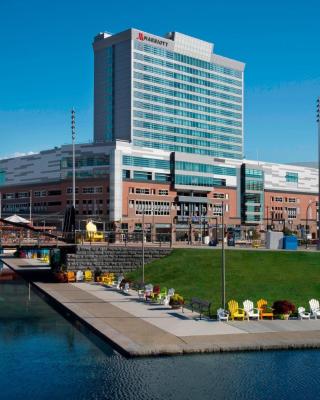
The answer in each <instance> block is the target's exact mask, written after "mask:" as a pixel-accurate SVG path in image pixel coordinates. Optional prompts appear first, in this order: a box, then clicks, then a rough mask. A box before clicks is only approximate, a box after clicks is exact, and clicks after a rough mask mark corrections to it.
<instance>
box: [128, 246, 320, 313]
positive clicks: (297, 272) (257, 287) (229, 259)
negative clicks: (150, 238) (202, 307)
mask: <svg viewBox="0 0 320 400" xmlns="http://www.w3.org/2000/svg"><path fill="white" fill-rule="evenodd" d="M141 276H142V271H141V269H139V270H137V271H135V272H131V273H130V274H127V277H128V278H130V279H133V280H136V281H141ZM145 281H146V283H152V284H153V285H155V284H159V285H161V286H166V287H167V288H170V287H173V288H175V290H176V292H177V293H179V294H181V295H182V296H183V297H184V298H185V299H190V298H191V297H193V296H196V297H199V298H201V299H204V300H210V301H212V312H213V311H214V310H216V309H217V308H218V307H220V304H221V250H215V249H205V250H202V249H175V250H173V251H172V253H171V254H170V256H168V257H165V258H162V259H160V260H157V261H154V262H152V263H150V264H149V265H146V267H145ZM261 297H262V298H265V299H266V300H267V301H268V304H269V305H270V306H271V305H272V303H273V302H274V301H275V300H290V301H292V302H293V303H294V304H295V305H296V307H299V306H304V307H306V309H307V310H309V303H308V302H309V300H310V299H311V298H316V299H319V300H320V254H319V253H316V252H279V251H252V250H251V251H246V250H229V251H228V250H226V301H227V302H228V300H230V299H235V300H237V301H239V302H240V303H241V305H240V307H242V301H243V300H245V299H250V300H252V301H254V302H256V301H257V300H259V299H260V298H261Z"/></svg>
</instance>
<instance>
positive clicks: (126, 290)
mask: <svg viewBox="0 0 320 400" xmlns="http://www.w3.org/2000/svg"><path fill="white" fill-rule="evenodd" d="M129 289H130V286H129V283H128V282H127V283H125V284H124V288H123V289H122V291H123V292H124V293H129Z"/></svg>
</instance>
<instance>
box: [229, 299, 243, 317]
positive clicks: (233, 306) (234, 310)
mask: <svg viewBox="0 0 320 400" xmlns="http://www.w3.org/2000/svg"><path fill="white" fill-rule="evenodd" d="M228 308H229V311H230V318H231V319H232V321H233V320H234V319H235V318H237V319H242V321H243V320H244V317H245V315H246V314H245V311H244V310H243V309H242V308H239V304H238V302H237V301H235V300H230V301H229V303H228Z"/></svg>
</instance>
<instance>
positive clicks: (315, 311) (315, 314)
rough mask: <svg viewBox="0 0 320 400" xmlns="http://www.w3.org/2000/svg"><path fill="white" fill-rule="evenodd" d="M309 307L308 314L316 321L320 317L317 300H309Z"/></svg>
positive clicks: (319, 307)
mask: <svg viewBox="0 0 320 400" xmlns="http://www.w3.org/2000/svg"><path fill="white" fill-rule="evenodd" d="M309 306H310V312H311V314H312V316H313V317H314V318H315V319H318V317H320V306H319V300H316V299H311V300H309Z"/></svg>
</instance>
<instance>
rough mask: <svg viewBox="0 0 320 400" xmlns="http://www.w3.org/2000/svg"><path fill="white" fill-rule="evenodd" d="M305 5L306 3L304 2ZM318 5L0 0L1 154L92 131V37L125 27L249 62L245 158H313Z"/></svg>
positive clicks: (318, 85)
mask: <svg viewBox="0 0 320 400" xmlns="http://www.w3.org/2000/svg"><path fill="white" fill-rule="evenodd" d="M303 4H304V5H303ZM319 15H320V3H319V2H318V1H314V0H309V1H308V2H304V3H302V2H300V1H297V0H293V1H288V0H283V1H281V2H280V1H274V0H269V1H268V2H264V3H262V2H257V1H251V0H248V1H239V0H237V1H235V0H229V1H228V2H222V1H216V0H211V1H198V2H195V1H187V0H185V1H181V0H178V1H170V2H168V1H158V0H154V1H151V0H148V1H144V0H135V1H128V0H121V1H110V0H109V1H108V0H104V1H100V0H91V1H81V0H78V1H73V0H65V1H61V0H55V1H54V2H49V1H37V0H29V1H27V2H26V1H20V0H11V1H5V0H4V1H2V2H0V49H1V50H0V51H1V57H0V77H1V79H0V137H1V146H0V157H3V156H8V155H12V154H14V153H20V152H23V153H24V152H31V151H39V150H42V149H46V148H50V147H53V146H59V145H60V144H65V143H69V142H70V120H69V113H70V109H71V108H72V106H74V107H75V108H76V111H77V139H78V141H79V142H88V141H90V140H91V139H92V136H93V122H92V121H93V118H92V116H93V54H92V47H91V43H92V39H93V37H94V35H95V34H97V33H98V32H100V31H108V32H114V33H116V32H119V31H121V30H125V29H127V28H129V27H136V28H138V29H141V30H144V31H147V32H151V33H155V34H159V35H162V34H164V33H166V32H168V31H179V32H182V33H186V34H189V35H192V36H195V37H198V38H200V39H203V40H207V41H211V42H213V43H214V44H215V51H216V52H217V53H218V54H221V55H224V56H226V57H230V58H235V59H238V60H240V61H244V62H245V63H246V72H245V155H246V157H247V158H251V159H255V158H257V154H258V157H259V159H260V160H265V161H275V162H292V161H311V160H316V158H317V151H316V148H317V130H316V123H315V102H316V97H317V96H319V95H320V40H319V37H320V35H319Z"/></svg>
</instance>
